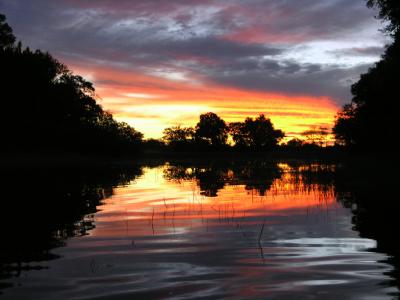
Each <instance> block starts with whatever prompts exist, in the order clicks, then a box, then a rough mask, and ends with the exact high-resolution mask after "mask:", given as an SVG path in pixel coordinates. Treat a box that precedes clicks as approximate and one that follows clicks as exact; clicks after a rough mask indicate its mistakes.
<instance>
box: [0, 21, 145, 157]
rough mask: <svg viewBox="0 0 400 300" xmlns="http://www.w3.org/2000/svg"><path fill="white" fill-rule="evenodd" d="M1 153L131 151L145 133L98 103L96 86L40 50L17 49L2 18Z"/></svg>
mask: <svg viewBox="0 0 400 300" xmlns="http://www.w3.org/2000/svg"><path fill="white" fill-rule="evenodd" d="M0 41H1V47H0V66H1V69H0V83H1V87H2V88H1V91H0V95H1V101H0V105H1V108H2V112H4V113H3V114H2V116H1V118H0V139H1V142H2V145H3V147H2V148H1V149H0V151H1V150H11V151H16V150H20V151H26V150H39V149H57V150H64V151H65V150H66V151H74V152H94V153H96V152H130V151H133V150H136V149H137V148H138V146H139V145H140V143H141V139H142V134H141V133H139V132H137V131H136V130H135V129H133V128H132V127H130V126H129V125H128V124H126V123H120V122H117V121H116V120H115V119H114V118H113V116H112V115H111V114H110V113H108V112H106V111H104V110H103V108H102V107H101V106H100V105H99V104H98V103H97V101H96V98H97V97H96V94H95V89H94V87H93V85H92V83H90V82H88V81H86V80H85V79H83V78H82V77H81V76H78V75H75V74H73V73H72V72H71V71H69V70H68V68H67V67H66V66H65V65H63V64H62V63H60V62H59V61H57V60H56V59H55V58H53V57H52V56H51V55H50V54H49V53H44V52H41V51H40V50H36V51H31V50H30V49H29V48H26V49H22V46H21V43H18V45H17V46H15V45H14V42H15V37H14V36H13V35H12V29H11V28H10V27H9V25H8V24H7V23H6V21H5V17H4V16H0Z"/></svg>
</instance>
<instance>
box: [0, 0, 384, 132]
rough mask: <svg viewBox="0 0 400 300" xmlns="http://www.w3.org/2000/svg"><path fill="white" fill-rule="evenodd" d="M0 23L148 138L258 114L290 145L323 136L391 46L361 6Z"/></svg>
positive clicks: (57, 9)
mask: <svg viewBox="0 0 400 300" xmlns="http://www.w3.org/2000/svg"><path fill="white" fill-rule="evenodd" d="M0 12H1V13H3V14H5V15H6V16H7V20H8V23H9V24H10V25H11V26H12V28H13V29H14V34H15V35H16V36H17V38H18V39H20V40H21V41H22V42H23V45H24V46H29V47H30V48H31V49H41V50H44V51H49V52H50V53H51V54H52V55H53V56H55V57H56V58H57V59H59V60H60V61H61V62H63V63H65V64H66V65H67V66H68V67H69V68H70V69H71V70H73V71H74V72H76V73H77V74H80V75H82V76H83V77H84V78H86V79H87V80H89V81H91V82H93V83H94V84H95V87H96V93H97V95H98V97H99V103H100V104H101V105H102V106H103V107H104V108H105V109H106V110H108V111H110V112H112V113H113V114H114V116H115V117H116V119H117V120H119V121H125V122H128V123H129V124H130V125H132V126H133V127H134V128H135V129H137V130H139V131H141V132H143V133H144V135H145V137H146V138H159V137H161V136H162V131H163V129H164V128H165V127H169V126H174V125H182V126H193V125H195V124H196V123H197V121H198V116H199V115H200V114H201V113H205V112H209V111H212V112H215V113H217V114H218V115H219V116H221V117H222V118H224V119H225V120H226V121H227V122H233V121H242V120H244V119H245V118H246V117H255V116H257V115H259V114H260V113H264V114H265V115H266V116H267V117H269V118H271V120H272V122H273V123H274V125H275V127H276V128H279V129H282V130H284V131H285V133H286V135H287V136H288V137H299V136H301V133H302V132H303V131H306V130H309V129H310V128H313V127H315V126H322V127H328V128H330V127H331V126H332V124H333V122H334V117H335V114H336V113H337V111H338V110H339V109H340V107H341V106H342V105H343V104H345V103H347V102H349V101H350V100H351V93H350V86H351V84H352V83H354V82H355V81H357V80H358V78H359V76H360V74H362V73H363V72H365V71H366V70H367V69H368V68H369V67H371V66H372V65H373V64H374V62H376V61H378V60H379V58H380V55H381V54H382V53H383V51H384V46H385V45H386V44H388V42H389V40H388V37H386V36H385V35H384V34H383V33H382V32H380V31H379V29H381V28H383V24H382V23H381V21H379V20H377V19H376V18H375V17H374V16H375V15H376V11H374V10H371V9H368V8H367V7H366V6H365V1H364V0H223V1H221V0H96V1H93V0H57V1H54V0H35V1H31V0H0Z"/></svg>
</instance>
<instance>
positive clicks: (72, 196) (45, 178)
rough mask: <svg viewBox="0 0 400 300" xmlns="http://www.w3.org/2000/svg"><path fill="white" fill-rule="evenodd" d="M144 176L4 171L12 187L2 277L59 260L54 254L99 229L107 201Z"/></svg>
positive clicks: (126, 170)
mask: <svg viewBox="0 0 400 300" xmlns="http://www.w3.org/2000/svg"><path fill="white" fill-rule="evenodd" d="M141 172H142V170H141V168H140V167H138V166H135V165H131V164H129V165H109V164H104V165H103V164H102V165H98V166H92V165H85V166H79V167H78V166H75V165H74V166H70V167H65V166H61V167H60V166H57V167H55V166H54V167H48V168H24V167H12V168H4V167H3V168H2V169H1V171H0V178H1V180H2V185H3V186H4V187H7V188H5V189H3V191H2V210H1V211H0V234H1V237H2V246H1V248H0V279H3V278H8V277H10V276H19V275H20V274H21V272H22V271H26V270H30V269H40V268H42V263H41V262H42V261H46V260H50V259H56V258H57V256H56V255H55V254H52V253H51V252H50V250H51V249H53V248H55V247H60V246H63V245H64V242H65V239H67V238H69V237H73V236H81V235H86V234H87V233H88V231H90V230H91V229H93V228H94V226H95V224H94V222H93V221H94V220H93V218H92V217H91V214H93V213H95V212H96V211H97V206H99V205H100V204H101V201H102V200H103V199H106V198H108V197H110V196H111V195H112V194H113V190H114V187H116V186H120V185H125V184H128V183H129V182H130V181H131V180H133V179H135V178H136V177H137V176H139V175H141ZM21 186H23V188H21ZM16 191H18V192H16ZM0 289H1V287H0Z"/></svg>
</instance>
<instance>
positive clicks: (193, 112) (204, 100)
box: [70, 63, 338, 138]
mask: <svg viewBox="0 0 400 300" xmlns="http://www.w3.org/2000/svg"><path fill="white" fill-rule="evenodd" d="M70 65H71V66H72V69H73V70H74V71H76V72H77V73H79V74H82V75H83V76H84V77H86V78H88V79H89V80H91V81H93V82H94V83H95V86H96V91H97V94H98V95H99V96H100V98H101V99H100V100H99V102H100V103H101V104H102V105H103V107H104V108H105V109H106V110H109V111H111V112H112V113H113V114H114V116H115V117H116V119H117V120H120V121H125V122H128V123H129V124H131V125H132V126H133V127H135V128H136V129H138V130H139V131H141V132H143V133H144V134H145V137H147V138H150V137H152V138H159V137H161V136H162V131H163V129H164V128H166V127H168V126H172V125H178V124H180V125H183V126H193V125H195V124H196V122H197V120H198V116H199V115H200V114H201V113H205V112H208V111H213V112H215V113H217V114H218V115H220V116H221V117H222V118H224V119H225V120H226V121H227V122H234V121H241V120H243V119H244V118H246V117H254V116H256V115H258V114H260V113H263V114H265V115H266V116H268V117H270V118H271V120H272V122H273V123H274V124H275V127H276V128H279V129H282V130H283V131H285V132H287V133H290V134H289V135H290V136H300V133H301V132H303V131H304V130H306V129H308V128H310V127H311V126H315V125H323V126H325V127H331V126H332V124H333V121H334V116H335V114H336V112H337V110H338V107H337V105H336V104H335V103H334V102H333V101H332V100H331V99H330V98H328V97H311V96H306V95H298V96H296V95H284V94H278V93H267V92H259V91H252V90H244V89H239V88H233V87H227V86H222V85H218V84H215V83H213V82H209V81H207V80H206V79H205V78H201V77H199V76H198V75H196V74H187V76H183V75H182V76H181V77H179V76H176V74H173V76H171V77H168V72H166V73H165V74H155V73H152V74H151V75H147V74H145V73H144V72H141V73H139V72H135V71H131V70H125V69H121V68H115V67H107V66H102V65H84V64H80V65H79V67H78V66H75V65H74V64H73V63H71V64H70ZM182 72H183V71H182Z"/></svg>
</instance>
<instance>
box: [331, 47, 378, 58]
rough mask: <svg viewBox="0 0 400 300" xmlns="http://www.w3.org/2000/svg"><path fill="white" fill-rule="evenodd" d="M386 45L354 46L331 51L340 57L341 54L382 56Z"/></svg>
mask: <svg viewBox="0 0 400 300" xmlns="http://www.w3.org/2000/svg"><path fill="white" fill-rule="evenodd" d="M384 50H385V48H384V47H375V46H374V47H364V48H361V47H353V48H346V49H338V50H334V51H330V53H332V54H334V55H336V56H338V57H340V56H372V57H378V56H381V55H382V54H383V52H384Z"/></svg>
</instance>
